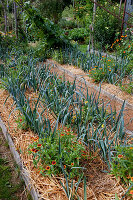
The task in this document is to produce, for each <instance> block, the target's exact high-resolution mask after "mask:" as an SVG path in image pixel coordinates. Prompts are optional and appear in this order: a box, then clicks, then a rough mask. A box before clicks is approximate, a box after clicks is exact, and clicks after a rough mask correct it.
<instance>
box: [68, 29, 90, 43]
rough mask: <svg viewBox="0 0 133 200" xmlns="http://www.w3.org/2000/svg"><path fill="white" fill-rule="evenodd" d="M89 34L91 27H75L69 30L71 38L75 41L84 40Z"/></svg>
mask: <svg viewBox="0 0 133 200" xmlns="http://www.w3.org/2000/svg"><path fill="white" fill-rule="evenodd" d="M88 36H89V29H85V28H74V29H73V30H70V31H69V38H70V39H71V40H75V41H84V40H85V38H86V37H88Z"/></svg>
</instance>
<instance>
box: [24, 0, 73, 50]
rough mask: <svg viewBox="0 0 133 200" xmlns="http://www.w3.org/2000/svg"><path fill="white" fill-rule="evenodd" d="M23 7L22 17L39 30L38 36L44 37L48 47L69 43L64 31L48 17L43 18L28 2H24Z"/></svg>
mask: <svg viewBox="0 0 133 200" xmlns="http://www.w3.org/2000/svg"><path fill="white" fill-rule="evenodd" d="M24 9H25V13H24V19H25V20H27V23H28V24H29V27H30V26H31V25H33V26H35V27H36V29H37V31H39V32H41V36H40V37H41V38H42V39H43V37H45V38H46V40H47V43H48V47H49V48H50V47H51V46H61V45H65V44H70V42H69V40H68V38H67V37H66V36H65V35H64V31H63V30H62V29H61V28H60V27H59V26H58V25H57V24H54V23H53V22H52V21H50V20H49V19H47V18H43V17H42V16H41V14H40V12H39V11H38V10H37V9H35V8H34V7H31V6H30V4H29V3H28V2H27V3H25V6H24Z"/></svg>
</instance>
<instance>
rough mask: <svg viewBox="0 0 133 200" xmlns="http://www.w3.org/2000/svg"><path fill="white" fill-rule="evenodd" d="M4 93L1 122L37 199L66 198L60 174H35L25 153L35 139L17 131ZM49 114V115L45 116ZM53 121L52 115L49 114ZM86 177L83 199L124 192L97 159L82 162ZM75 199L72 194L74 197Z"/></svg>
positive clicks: (108, 198) (81, 189)
mask: <svg viewBox="0 0 133 200" xmlns="http://www.w3.org/2000/svg"><path fill="white" fill-rule="evenodd" d="M7 96H8V92H7V91H5V90H2V89H0V115H1V118H2V120H3V121H4V123H5V125H6V127H7V130H8V132H9V133H10V135H11V137H12V139H13V142H14V144H15V147H16V150H17V151H18V152H19V154H20V157H21V159H22V162H23V165H24V167H25V168H26V169H27V171H28V172H29V174H30V181H31V183H32V184H33V185H34V186H35V188H36V189H37V191H38V193H39V195H40V199H44V200H66V199H68V198H67V196H66V194H65V192H64V190H63V188H62V186H61V185H60V183H59V180H61V181H62V182H64V183H65V180H64V179H63V177H54V176H53V177H52V178H49V177H44V176H42V175H41V174H39V171H38V169H36V168H35V167H34V165H33V160H32V155H30V154H28V150H27V149H28V146H29V145H30V144H31V143H32V142H33V141H34V139H35V138H37V135H35V134H34V133H33V132H32V131H31V130H30V129H28V130H21V129H18V127H17V123H16V119H17V117H18V115H19V111H17V110H15V111H14V112H12V114H11V115H10V118H9V114H10V112H11V110H13V109H14V108H15V106H13V107H12V108H11V106H12V104H13V99H12V98H9V99H8V100H7V102H6V104H5V105H4V102H5V99H6V98H7ZM30 96H31V97H35V94H30ZM49 117H50V115H49ZM50 120H51V121H53V120H54V119H53V116H51V117H50ZM84 166H86V168H87V170H86V172H85V173H86V176H87V199H88V200H93V199H95V200H104V199H106V200H113V199H115V193H117V194H118V196H119V197H122V195H123V194H124V193H125V191H124V189H123V187H122V186H121V185H120V183H119V180H116V179H115V178H114V177H113V176H112V175H109V174H106V173H103V172H102V166H103V163H102V161H101V160H100V159H94V160H93V161H89V160H88V161H87V162H86V161H85V163H84ZM83 193H84V187H83V184H80V185H79V189H78V194H79V195H80V196H81V198H80V199H81V200H82V199H84V197H83ZM75 199H76V197H75ZM128 199H130V198H128Z"/></svg>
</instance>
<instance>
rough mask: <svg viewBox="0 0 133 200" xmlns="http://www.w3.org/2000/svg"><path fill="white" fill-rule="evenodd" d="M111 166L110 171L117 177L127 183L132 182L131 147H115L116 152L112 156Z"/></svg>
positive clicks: (132, 157)
mask: <svg viewBox="0 0 133 200" xmlns="http://www.w3.org/2000/svg"><path fill="white" fill-rule="evenodd" d="M111 167H112V169H111V173H112V174H114V175H115V176H116V177H117V178H118V177H120V178H121V179H122V181H124V182H126V183H127V184H129V183H131V184H133V147H132V146H126V147H123V146H118V147H116V154H115V156H114V157H113V158H112V162H111Z"/></svg>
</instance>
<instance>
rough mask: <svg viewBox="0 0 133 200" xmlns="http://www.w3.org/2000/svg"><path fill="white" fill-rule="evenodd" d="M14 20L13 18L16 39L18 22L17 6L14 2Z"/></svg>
mask: <svg viewBox="0 0 133 200" xmlns="http://www.w3.org/2000/svg"><path fill="white" fill-rule="evenodd" d="M14 18H15V35H16V38H18V20H17V5H16V2H15V1H14Z"/></svg>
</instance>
